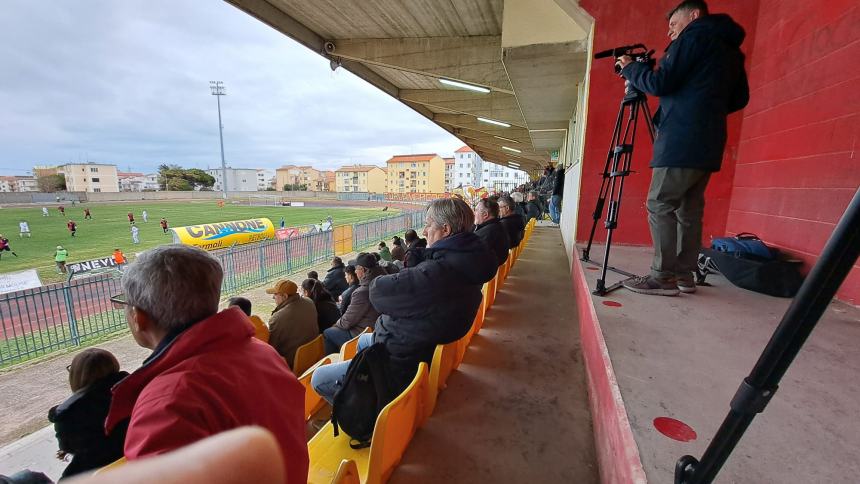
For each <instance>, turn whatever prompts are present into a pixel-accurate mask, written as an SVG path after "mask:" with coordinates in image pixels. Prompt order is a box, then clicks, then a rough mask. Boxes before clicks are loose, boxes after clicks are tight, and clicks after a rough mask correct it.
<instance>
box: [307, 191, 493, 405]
mask: <svg viewBox="0 0 860 484" xmlns="http://www.w3.org/2000/svg"><path fill="white" fill-rule="evenodd" d="M473 221H474V214H473V213H472V209H471V208H469V205H467V204H466V202H464V201H463V200H460V199H458V198H445V199H438V200H434V201H432V202H430V205H429V207H428V208H427V218H426V225H425V228H424V235H425V236H426V237H427V248H425V249H418V250H416V251H415V254H414V256H415V259H416V261H417V263H416V265H415V266H412V267H407V268H405V269H403V270H402V271H400V272H398V273H397V274H392V275H388V276H381V277H377V278H376V279H374V280H373V282H371V283H370V302H371V304H373V307H374V308H376V309H377V310H378V311H379V312H380V314H381V315H380V317H379V319H378V320H377V321H376V325H375V329H374V331H373V333H370V334H366V335H362V336H360V337H359V339H358V347H359V350H361V349H363V348H365V347H368V346H370V345H371V344H383V345H385V349H386V350H387V352H388V358H389V359H388V365H389V366H388V372H387V373H388V375H389V376H390V378H391V380H390V381H389V383H390V385H389V386H390V389H391V390H392V391H393V392H394V393H395V394H397V393H399V392H401V391H402V390H403V389H405V388H406V386H407V385H408V384H409V382H410V381H411V380H412V378H413V377H414V376H415V371H416V370H417V368H418V364H419V363H420V362H422V361H424V362H427V363H429V362H430V360H431V359H432V358H433V351H434V350H435V349H436V345H438V344H447V343H451V342H454V341H457V340H458V339H460V338H462V337H463V336H465V335H466V333H467V332H468V331H469V328H470V327H471V325H472V322H473V321H474V319H475V314H476V313H477V311H478V307H479V306H480V304H481V298H482V294H481V287H482V286H483V284H484V283H485V282H487V281H489V280H490V279H492V278H493V277H494V276H495V275H496V270H497V269H498V265H497V264H496V258H495V256H493V254H492V253H491V252H490V251H488V250H487V247H486V246H485V245H484V243H483V242H481V239H480V238H479V237H478V236H477V235H475V234H474V233H473V232H472V231H471V230H472V222H473ZM349 363H350V362H349V361H345V362H342V363H334V364H330V365H324V366H321V367H319V368H317V370H316V371H315V372H314V375H313V377H312V379H311V385H312V386H313V387H314V389H315V390H316V391H317V393H319V394H320V395H321V396H322V397H323V398H325V399H326V400H328V401H329V402H331V401H332V399H333V397H334V394H335V393H336V392H337V391H338V390H339V389H340V385H341V384H340V382H341V381H342V380H343V377H344V375H345V374H346V370H347V368H348V367H349Z"/></svg>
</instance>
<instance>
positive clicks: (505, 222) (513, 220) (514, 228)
mask: <svg viewBox="0 0 860 484" xmlns="http://www.w3.org/2000/svg"><path fill="white" fill-rule="evenodd" d="M499 222H501V223H502V227H504V228H505V230H507V231H508V238H509V239H510V241H511V248H514V247H518V246H519V245H520V241H521V240H523V234H524V232H525V228H526V224H525V223H524V222H523V218H522V217H521V216H519V215H518V214H516V213H512V214H510V215H508V216H507V217H502V218H500V219H499Z"/></svg>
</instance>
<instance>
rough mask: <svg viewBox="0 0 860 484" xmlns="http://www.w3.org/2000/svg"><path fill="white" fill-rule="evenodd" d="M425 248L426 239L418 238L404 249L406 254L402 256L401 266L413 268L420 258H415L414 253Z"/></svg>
mask: <svg viewBox="0 0 860 484" xmlns="http://www.w3.org/2000/svg"><path fill="white" fill-rule="evenodd" d="M426 247H427V239H425V238H423V237H422V238H419V239H416V240H415V241H414V242H412V243H411V244H409V246H408V247H406V254H404V255H403V266H404V267H413V266H414V265H415V264H417V263H418V262H419V260H420V258H416V257H415V253H416V251H421V250H423V249H425V248H426Z"/></svg>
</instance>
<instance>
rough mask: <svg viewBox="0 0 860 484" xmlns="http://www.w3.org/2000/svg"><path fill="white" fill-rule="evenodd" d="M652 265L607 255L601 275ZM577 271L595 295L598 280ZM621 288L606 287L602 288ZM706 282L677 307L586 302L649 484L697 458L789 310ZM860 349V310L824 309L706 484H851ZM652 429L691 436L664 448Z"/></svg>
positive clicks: (635, 298)
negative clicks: (607, 269)
mask: <svg viewBox="0 0 860 484" xmlns="http://www.w3.org/2000/svg"><path fill="white" fill-rule="evenodd" d="M578 249H579V250H581V247H578ZM603 250H604V249H603V246H595V248H594V250H593V252H592V258H593V259H596V260H602V258H603ZM651 254H652V252H651V249H650V248H642V247H623V246H613V248H612V252H611V260H610V264H611V265H613V266H615V267H618V268H621V269H624V270H627V271H629V272H632V273H644V272H646V271H647V270H648V267H649V266H650V263H651ZM578 267H579V266H578V264H577V265H576V266H575V270H580V269H579V268H578ZM584 267H585V270H584V272H585V276H586V280H587V281H588V286H589V290H591V289H594V287H595V282H596V279H597V277H598V275H599V274H600V272H599V271H598V270H595V269H593V267H594V266H591V267H592V269H589V268H588V267H589V265H587V264H585V265H584ZM610 274H611V273H610ZM622 278H623V277H622V276H619V275H610V276H607V279H608V281H607V284H611V283H614V282H616V281H619V280H621V279H622ZM707 282H708V283H710V284H711V286H709V287H700V288H698V291H697V292H696V293H695V294H681V295H680V296H678V297H664V296H644V295H639V294H635V293H632V292H630V291H627V290H626V289H619V290H618V291H615V292H613V293H611V294H609V296H608V297H605V298H601V297H597V296H592V301H593V304H594V308H595V309H596V313H597V317H598V319H599V322H600V327H601V329H602V331H603V335H604V338H605V339H606V345H607V347H608V349H609V356H610V358H611V360H612V366H613V367H614V370H615V375H616V377H617V380H618V385H619V387H620V389H621V395H622V397H623V399H624V405H625V406H626V411H627V414H628V417H629V419H630V425H631V427H632V429H633V436H634V438H635V441H636V444H637V446H638V447H639V453H640V455H641V458H642V464H643V466H644V469H645V473H646V475H647V477H648V482H654V483H658V482H659V483H663V482H672V481H673V478H672V476H673V472H674V465H675V461H676V460H677V459H678V458H679V457H681V456H682V455H684V454H690V455H693V456H696V457H697V458H698V457H701V455H702V453H703V452H704V450H705V448H706V447H707V445H708V443H709V442H710V439H711V438H712V437H713V435H714V433H715V432H716V430H717V428H718V427H719V425H720V423H721V422H722V420H723V418H725V416H726V413H727V412H728V410H729V401H730V400H731V398H732V396H733V395H734V394H735V391H736V390H737V388H738V385H739V384H740V383H741V381H742V379H743V378H744V377H745V376H747V375H748V374H749V372H750V370H751V369H752V367H753V364H754V363H755V362H756V360H757V359H758V357H759V355H760V354H761V351H762V350H763V349H764V346H765V344H766V343H767V341H768V340H769V339H770V336H771V334H772V333H773V331H774V329H776V327H777V325H778V324H779V322H780V320H781V319H782V316H783V314H784V313H785V310H786V309H787V308H788V306H789V304H790V302H791V300H790V299H782V298H775V297H771V296H766V295H763V294H758V293H755V292H751V291H747V290H744V289H740V288H738V287H735V286H733V285H732V284H731V283H729V282H728V281H727V280H726V279H725V278H723V277H722V276H719V275H709V276H708V278H707ZM606 302H610V305H607V304H604V303H606ZM858 344H860V309H858V308H857V307H854V306H850V305H848V304H844V303H841V302H838V301H834V302H833V303H831V305H830V306H829V307H828V308H827V310H826V311H825V313H824V315H823V316H822V318H821V320H820V321H819V323H818V326H817V327H816V329H815V331H814V332H813V333H812V336H811V337H810V338H809V340H808V341H807V342H806V345H805V346H804V348H803V349H802V350H801V352H800V354H799V355H798V356H797V358H796V359H795V360H794V364H793V365H792V366H791V368H789V370H788V372H787V373H786V374H785V377H784V378H783V379H782V382H781V384H780V388H779V391H777V392H776V394H775V395H774V397H773V400H771V402H770V405H769V406H768V407H767V408H766V409H765V411H764V413H762V414H760V415H759V416H758V417H756V419H755V420H754V421H753V423H752V425H751V426H750V428H749V429H748V430H747V432H746V434H745V435H744V437H743V439H742V440H741V441H740V444H739V445H738V446H737V447H736V449H735V451H734V453H733V454H732V455H731V457H730V458H729V460H728V462H726V465H725V467H723V470H722V471H721V473H720V474H719V475H718V476H717V479H716V480H715V482H717V483H756V484H770V483H774V484H776V483H779V484H806V483H825V482H826V483H837V482H838V483H843V482H845V483H847V482H858V477H857V476H858V475H860V461H858V459H857V452H858V449H860V404H858V402H860V383H858V382H860V379H858V377H857V375H858V374H860V351H858V350H857V347H858ZM657 417H670V418H674V419H677V420H680V421H682V422H684V423H686V424H687V425H689V426H690V427H691V428H692V429H693V430H694V431H695V432H696V434H697V435H696V436H695V438H694V440H691V441H689V442H682V441H677V440H672V439H670V438H668V437H666V436H665V435H664V434H662V433H660V432H658V431H657V430H656V429H655V426H654V423H653V421H654V419H655V418H657Z"/></svg>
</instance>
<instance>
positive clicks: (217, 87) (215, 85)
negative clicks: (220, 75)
mask: <svg viewBox="0 0 860 484" xmlns="http://www.w3.org/2000/svg"><path fill="white" fill-rule="evenodd" d="M209 89H211V90H212V95H213V96H215V99H217V100H218V137H219V138H220V139H221V178H222V179H221V191H222V192H223V197H224V200H227V162H226V161H225V160H224V125H223V124H222V123H221V96H226V95H227V93H226V92H224V83H223V82H221V81H209Z"/></svg>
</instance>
